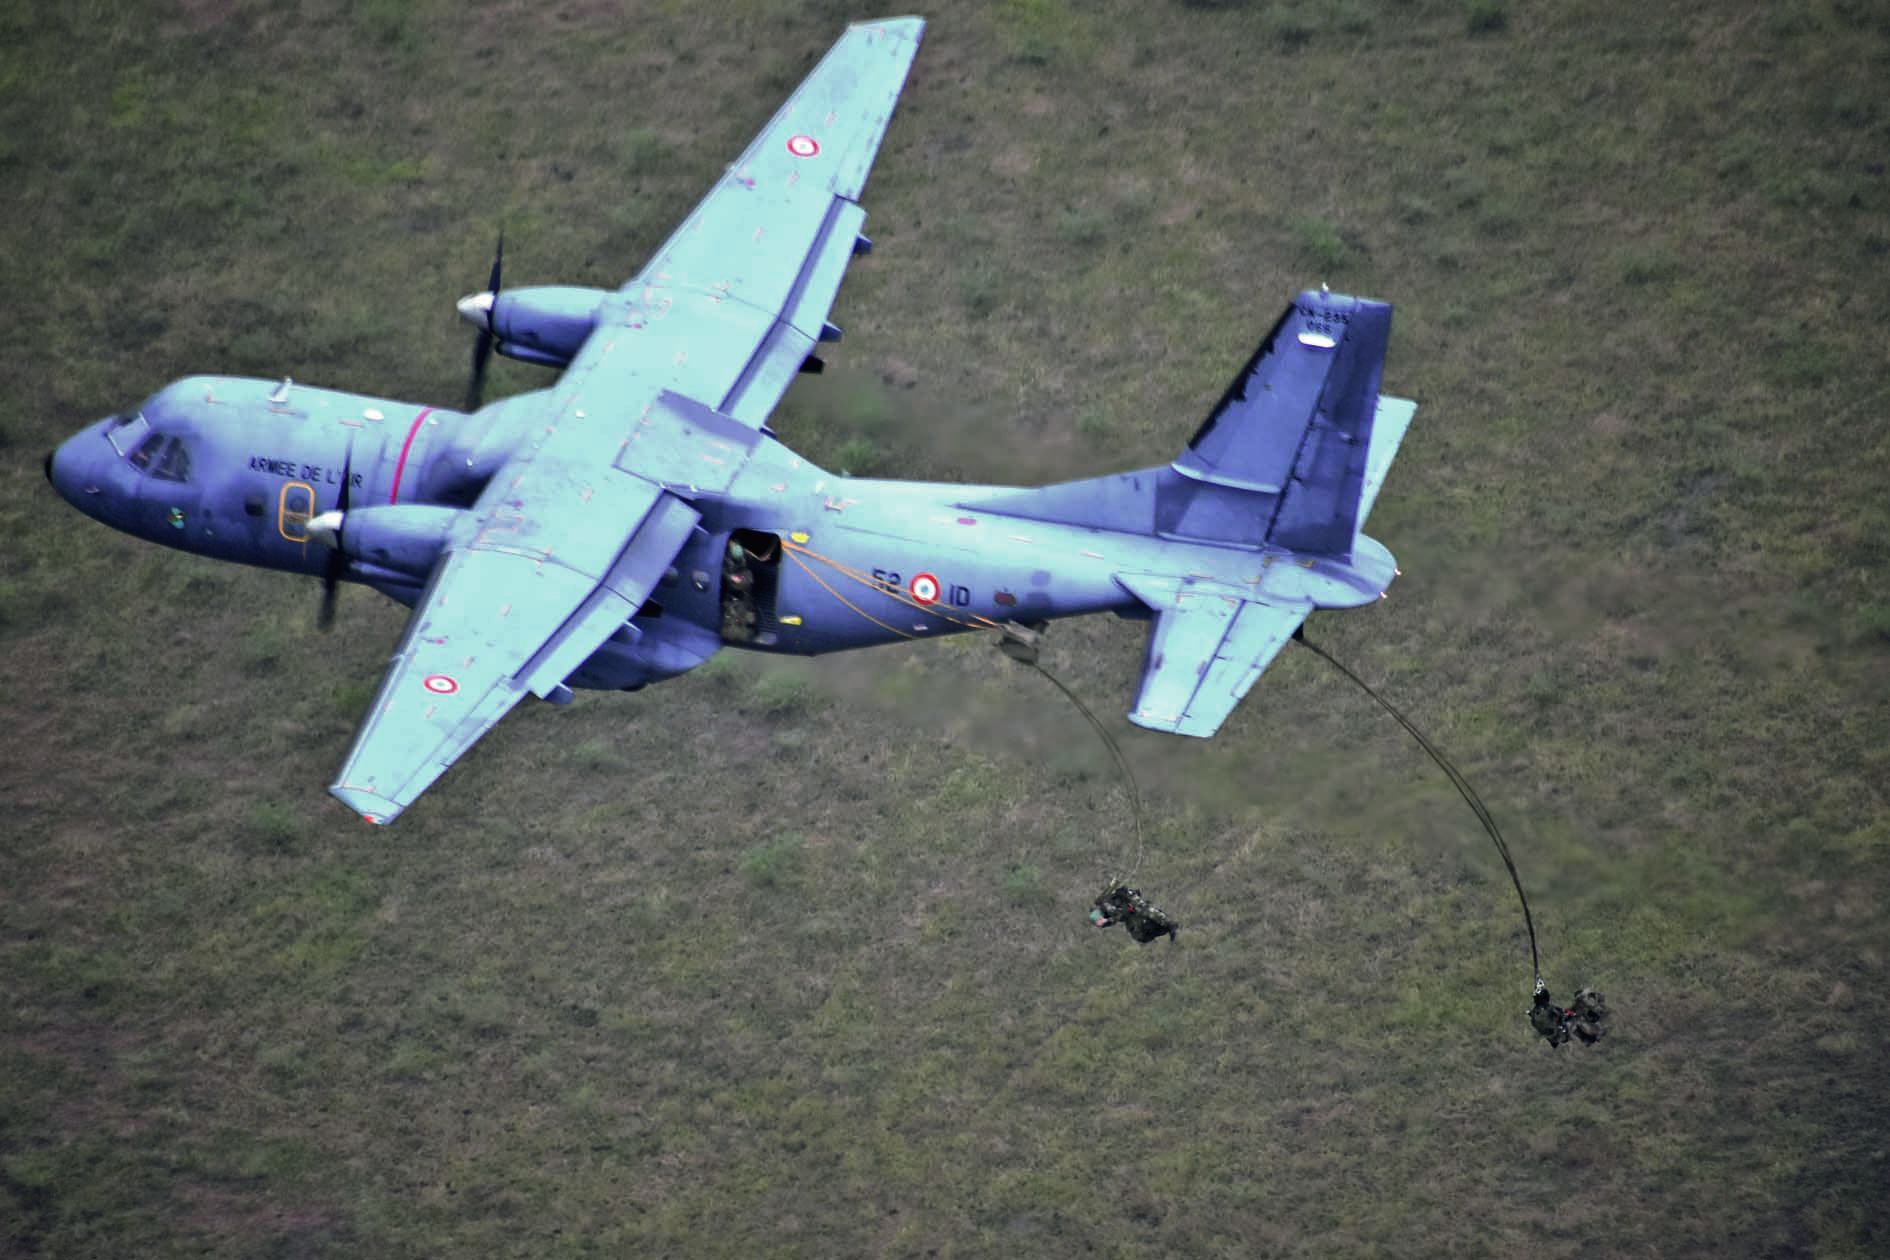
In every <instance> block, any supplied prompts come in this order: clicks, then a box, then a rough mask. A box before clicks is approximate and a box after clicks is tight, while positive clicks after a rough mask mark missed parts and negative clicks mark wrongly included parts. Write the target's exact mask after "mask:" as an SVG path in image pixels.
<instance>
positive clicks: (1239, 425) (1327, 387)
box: [1174, 289, 1408, 556]
mask: <svg viewBox="0 0 1890 1260" xmlns="http://www.w3.org/2000/svg"><path fill="white" fill-rule="evenodd" d="M1390 336H1391V307H1390V306H1389V305H1387V304H1385V303H1383V302H1373V301H1369V300H1367V299H1364V298H1354V297H1347V296H1344V295H1343V294H1338V293H1330V292H1327V291H1325V290H1312V289H1308V290H1306V291H1305V292H1303V293H1301V294H1300V295H1299V297H1298V298H1296V299H1295V300H1294V301H1293V304H1292V305H1291V306H1289V307H1287V309H1286V313H1285V314H1283V315H1281V316H1280V319H1279V322H1278V323H1276V324H1274V326H1273V331H1272V332H1270V333H1268V334H1267V337H1266V340H1265V341H1263V342H1261V343H1260V348H1259V349H1258V350H1256V351H1254V353H1253V357H1252V358H1250V359H1249V360H1248V361H1247V364H1246V366H1245V367H1243V368H1242V369H1241V371H1240V373H1239V375H1237V376H1235V378H1234V381H1233V383H1232V384H1231V385H1229V386H1228V387H1227V392H1226V393H1224V394H1222V395H1221V400H1220V402H1219V403H1217V404H1216V405H1215V407H1214V410H1213V411H1212V412H1210V413H1209V415H1208V418H1207V419H1206V420H1205V421H1203V422H1202V424H1201V427H1200V429H1198V430H1197V431H1196V432H1195V435H1194V437H1193V439H1192V440H1191V441H1190V442H1189V443H1188V448H1187V449H1186V450H1185V451H1183V452H1182V453H1181V455H1180V456H1179V457H1178V458H1177V459H1176V460H1175V462H1174V469H1175V471H1176V472H1178V473H1181V474H1182V475H1183V476H1185V477H1188V478H1191V479H1193V480H1195V481H1199V482H1205V483H1207V484H1209V485H1215V486H1220V487H1223V488H1226V489H1229V490H1243V491H1248V492H1250V493H1252V494H1253V495H1255V496H1256V497H1255V500H1254V506H1255V511H1256V512H1258V513H1262V514H1264V515H1265V517H1266V528H1265V534H1264V537H1265V539H1266V541H1268V542H1270V543H1274V544H1276V545H1278V546H1282V547H1290V548H1292V549H1293V550H1295V551H1304V552H1316V553H1321V554H1326V555H1338V556H1347V555H1350V554H1351V551H1352V541H1353V537H1354V535H1355V534H1356V533H1357V530H1358V522H1359V519H1360V516H1361V507H1362V506H1364V503H1365V502H1368V501H1362V491H1363V490H1364V485H1365V480H1366V473H1367V468H1368V457H1369V455H1370V452H1371V446H1372V425H1373V419H1374V417H1375V415H1376V413H1377V409H1378V385H1379V378H1380V376H1381V374H1382V373H1383V371H1384V362H1385V346H1386V343H1387V342H1388V341H1389V340H1390ZM1407 419H1408V417H1407ZM1379 475H1380V477H1382V476H1383V471H1382V469H1381V470H1379Z"/></svg>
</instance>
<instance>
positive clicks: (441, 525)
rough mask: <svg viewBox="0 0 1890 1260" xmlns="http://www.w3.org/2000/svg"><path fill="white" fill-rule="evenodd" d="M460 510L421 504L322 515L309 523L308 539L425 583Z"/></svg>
mask: <svg viewBox="0 0 1890 1260" xmlns="http://www.w3.org/2000/svg"><path fill="white" fill-rule="evenodd" d="M465 515H467V513H466V510H465V509H464V508H451V507H437V506H434V505H431V504H425V503H395V504H389V505H387V506H386V507H364V508H350V509H349V510H348V511H346V512H323V513H322V514H321V515H319V516H317V517H315V519H313V520H311V521H310V522H309V523H308V535H309V537H310V538H313V539H315V540H316V541H318V542H322V543H326V544H327V545H328V546H330V547H334V548H337V549H338V550H339V551H340V552H341V553H342V554H343V555H345V556H347V557H348V558H349V559H351V560H359V561H361V562H362V563H363V564H368V565H372V566H374V567H375V568H377V569H382V570H386V571H388V572H391V573H403V574H406V575H407V576H409V577H414V578H420V579H424V578H425V577H426V576H427V575H428V574H429V573H431V572H433V566H434V565H435V564H437V563H438V562H439V559H440V552H441V551H443V550H445V548H446V540H447V537H448V536H449V535H450V534H451V533H452V532H453V526H454V525H455V524H456V523H457V522H458V521H459V520H460V518H461V517H464V516H465Z"/></svg>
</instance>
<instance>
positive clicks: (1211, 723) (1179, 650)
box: [1116, 574, 1312, 739]
mask: <svg viewBox="0 0 1890 1260" xmlns="http://www.w3.org/2000/svg"><path fill="white" fill-rule="evenodd" d="M1116 580H1117V581H1118V582H1121V583H1122V585H1123V586H1124V587H1126V588H1127V589H1128V590H1129V592H1130V593H1131V594H1133V595H1134V596H1135V597H1136V598H1137V599H1139V600H1141V601H1142V602H1143V603H1145V604H1147V605H1148V606H1149V607H1150V608H1153V609H1154V610H1155V628H1154V630H1153V631H1151V632H1150V634H1149V639H1148V658H1147V660H1146V662H1145V663H1144V664H1143V667H1142V689H1141V692H1140V694H1138V695H1137V696H1136V698H1135V708H1134V709H1132V710H1131V711H1130V713H1129V720H1130V721H1131V722H1134V723H1135V724H1136V725H1137V726H1145V727H1147V728H1148V729H1150V730H1154V731H1168V732H1171V733H1173V734H1176V735H1194V736H1198V737H1200V738H1203V739H1205V738H1206V737H1207V736H1209V735H1212V734H1214V732H1215V731H1217V730H1219V729H1220V727H1221V723H1222V722H1225V721H1226V720H1227V715H1228V714H1229V713H1232V712H1233V711H1234V706H1235V705H1236V704H1239V703H1240V700H1241V698H1242V697H1243V696H1245V695H1246V694H1247V692H1248V691H1249V690H1250V689H1251V688H1252V687H1253V684H1254V682H1255V680H1257V679H1258V678H1259V677H1260V675H1261V673H1262V671H1264V670H1265V669H1266V667H1267V666H1268V665H1269V664H1271V663H1272V661H1273V658H1274V656H1276V655H1277V654H1278V653H1279V650H1280V649H1281V648H1282V647H1284V646H1285V645H1286V641H1287V640H1288V639H1290V638H1292V637H1293V632H1294V631H1295V630H1297V629H1299V626H1300V623H1301V622H1303V621H1305V620H1306V617H1307V615H1308V614H1309V613H1311V612H1312V605H1311V604H1310V603H1277V604H1276V603H1263V602H1261V601H1258V600H1252V599H1246V598H1243V597H1242V596H1241V595H1240V594H1239V593H1238V592H1236V591H1234V590H1233V589H1232V588H1231V587H1226V586H1223V585H1221V584H1219V583H1214V582H1206V581H1200V580H1197V579H1194V578H1173V577H1147V576H1131V575H1126V574H1122V575H1118V576H1117V578H1116Z"/></svg>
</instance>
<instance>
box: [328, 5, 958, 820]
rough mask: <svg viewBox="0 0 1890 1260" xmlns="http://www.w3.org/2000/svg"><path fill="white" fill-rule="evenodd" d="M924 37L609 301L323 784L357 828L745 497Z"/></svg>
mask: <svg viewBox="0 0 1890 1260" xmlns="http://www.w3.org/2000/svg"><path fill="white" fill-rule="evenodd" d="M923 29H924V23H923V22H921V21H919V20H918V19H916V18H903V19H896V20H890V21H884V22H869V23H861V24H858V25H855V26H853V27H850V28H848V30H847V32H846V34H845V35H843V36H842V37H841V39H840V40H839V42H838V43H836V44H835V45H834V47H833V48H832V50H830V51H829V52H828V54H827V56H826V57H825V58H824V59H823V60H822V61H821V63H820V64H819V65H818V66H817V67H816V68H815V69H814V71H813V73H812V74H810V75H809V76H808V78H807V80H806V81H805V82H804V83H803V84H802V85H801V87H800V88H799V89H798V90H796V92H795V93H794V95H793V96H791V97H790V98H789V99H788V101H787V103H786V104H785V105H783V106H782V107H781V110H780V111H779V112H778V113H777V114H776V115H775V117H774V119H773V120H772V121H771V122H770V123H769V124H768V126H767V127H766V128H765V129H764V130H763V131H762V133H761V134H760V136H758V137H757V138H756V139H755V141H754V143H753V144H751V145H750V146H749V148H748V151H747V152H746V153H744V154H743V155H742V157H741V159H740V160H738V161H737V162H736V163H735V165H733V166H731V167H730V168H729V170H728V171H727V172H726V173H725V174H724V176H723V178H722V179H721V180H720V181H719V182H718V183H717V184H716V186H715V188H714V189H712V190H711V191H710V193H709V194H708V196H707V197H705V198H704V199H703V201H702V202H701V204H700V205H698V206H697V207H696V209H695V211H694V212H693V213H692V214H691V215H690V216H689V218H688V219H687V220H685V221H684V223H683V224H682V226H681V227H679V228H678V229H677V230H676V232H675V234H674V235H672V236H671V237H670V239H669V240H668V241H667V242H666V243H665V244H664V245H663V247H662V248H661V249H660V250H658V251H657V253H656V255H655V256H654V257H652V259H651V261H650V263H649V264H648V266H646V267H645V268H644V270H643V271H642V273H640V274H639V275H638V276H637V278H636V279H634V280H632V281H630V282H629V283H628V284H626V285H625V286H624V287H623V289H622V290H620V291H619V292H618V293H617V294H616V295H615V296H614V297H613V298H612V299H611V300H609V301H607V302H605V303H604V305H603V307H602V308H601V309H600V311H599V313H598V326H597V331H596V332H595V333H593V334H592V336H591V337H590V339H589V340H588V341H587V342H586V343H585V345H584V348H583V349H582V350H581V351H580V352H579V354H578V356H577V358H576V359H575V360H573V362H572V364H571V366H570V368H569V369H567V371H566V372H565V374H564V377H563V379H562V380H560V381H559V383H558V386H557V387H556V388H555V389H553V390H551V391H549V392H548V394H547V396H546V398H545V401H544V402H543V403H541V404H539V407H540V411H541V414H540V416H539V417H538V418H537V419H538V423H537V424H536V427H534V428H531V429H528V430H526V431H524V432H523V434H522V437H521V440H520V443H519V445H518V447H517V448H516V449H515V450H514V452H513V453H512V456H511V458H510V459H509V460H508V461H507V462H506V464H505V465H504V466H503V467H502V468H500V469H499V471H498V472H497V473H496V474H495V475H494V477H493V478H492V481H491V483H490V484H489V485H488V486H487V488H486V491H485V493H484V494H483V495H482V496H481V497H480V500H479V502H478V503H477V504H476V505H475V506H474V509H473V517H472V522H473V523H472V526H471V527H470V528H468V529H467V530H466V536H464V537H456V538H455V539H453V540H452V541H451V545H450V546H449V549H448V552H447V554H446V557H445V558H444V559H443V560H442V561H441V563H440V567H439V568H438V569H437V570H436V571H435V575H434V578H433V580H432V582H431V583H430V584H429V586H428V589H427V591H426V593H425V594H424V596H423V597H422V599H421V602H420V604H419V606H418V607H417V608H416V609H415V611H414V614H413V617H412V619H411V620H410V622H409V623H408V628H407V633H406V635H405V637H404V638H403V639H402V640H401V644H400V647H399V649H398V650H397V651H396V653H395V656H394V659H393V663H392V665H391V666H390V667H389V669H388V672H387V675H386V677H385V678H384V679H383V681H382V683H381V688H380V691H379V692H378V693H377V694H376V696H375V699H374V703H373V705H372V707H371V708H370V709H369V712H368V716H367V718H366V719H365V720H364V721H363V724H362V726H361V729H360V731H359V732H358V734H357V735H356V738H355V743H354V747H353V748H352V749H351V750H350V752H349V754H348V757H347V760H346V761H345V762H344V763H343V765H342V769H341V772H340V774H339V776H338V777H337V780H336V782H335V783H334V785H333V786H332V787H331V789H330V790H331V791H332V792H333V793H334V794H335V796H337V797H338V798H339V799H341V800H342V801H343V802H345V803H346V804H348V805H349V806H350V807H351V808H353V809H355V810H356V812H358V813H360V814H362V815H364V816H367V817H370V818H372V819H373V820H374V821H377V822H387V821H391V820H392V819H393V818H394V817H395V816H396V815H397V814H399V813H400V811H401V810H402V809H404V808H406V806H407V805H409V804H411V803H412V802H413V800H414V799H415V798H417V797H418V796H419V795H420V793H421V792H422V791H424V790H425V789H426V788H427V786H428V785H430V784H431V783H432V782H433V781H434V780H435V779H437V778H438V777H439V776H440V774H441V773H443V772H444V771H445V769H446V768H447V767H448V766H450V765H451V764H452V763H453V761H454V760H455V759H456V758H457V757H458V756H459V755H460V754H461V753H463V752H464V751H465V750H466V749H467V748H469V747H471V746H472V744H473V742H474V741H475V740H477V739H478V738H479V736H480V735H482V734H483V733H484V732H485V731H486V730H488V729H489V728H490V727H491V726H492V725H493V723H495V722H497V721H498V720H499V719H500V718H501V717H503V716H504V715H505V713H506V712H507V711H508V710H510V709H511V707H512V706H513V705H514V704H516V703H517V702H518V701H519V699H520V698H521V697H523V696H524V695H525V694H526V692H528V691H535V692H537V693H538V694H540V695H544V694H547V693H548V692H550V691H551V690H552V689H553V688H555V687H557V686H558V685H559V684H560V683H561V682H562V680H563V679H564V678H565V677H566V676H567V675H568V674H569V673H570V672H571V671H572V670H574V669H576V668H577V667H578V666H579V665H580V664H582V663H583V661H584V660H585V658H586V657H588V656H589V655H590V654H591V653H592V652H594V651H595V650H596V649H597V648H598V646H599V645H601V644H602V643H603V641H604V640H605V639H607V638H609V637H610V636H611V635H612V634H614V633H616V631H617V630H618V628H619V627H621V626H623V625H624V624H625V622H626V621H627V620H628V619H629V617H630V616H631V615H632V614H634V613H635V611H636V609H637V608H638V607H639V605H640V604H641V603H642V602H643V600H644V599H645V598H646V597H647V596H648V594H649V589H650V587H651V586H652V585H654V583H655V581H656V580H657V579H658V578H659V577H660V576H661V574H662V573H663V571H664V569H665V568H666V567H667V565H668V564H669V562H670V561H671V559H673V558H674V556H675V553H676V551H677V550H678V548H680V546H681V545H682V543H683V542H684V541H685V540H686V539H687V537H688V535H689V531H690V529H691V528H692V527H693V526H694V525H695V523H696V521H697V519H698V517H697V513H696V512H695V510H694V509H692V508H690V507H689V506H688V505H687V504H685V503H682V502H680V501H679V500H677V499H676V498H673V497H671V496H669V495H668V494H666V493H665V491H664V489H663V487H664V486H669V487H673V488H674V489H675V490H676V491H677V493H680V494H686V495H692V496H693V495H694V494H695V493H698V492H700V493H713V492H715V491H717V490H719V489H725V488H726V487H727V486H728V485H729V484H731V483H732V482H733V480H734V478H735V476H736V475H737V474H738V473H739V472H740V470H741V467H742V465H743V464H744V463H745V462H746V461H747V459H748V457H749V455H750V453H751V452H752V450H753V445H754V443H753V440H752V436H751V435H752V433H753V431H754V430H756V429H759V428H760V427H761V426H762V425H763V424H764V423H765V422H766V420H767V417H768V413H769V412H770V411H771V410H772V409H773V407H774V405H775V403H776V402H778V401H779V399H780V396H781V394H782V392H783V391H785V390H786V388H787V385H788V383H789V382H790V381H791V380H792V379H793V377H794V374H795V373H796V372H797V371H798V370H799V368H800V365H801V363H802V361H803V360H804V358H805V357H806V355H807V353H808V352H809V351H810V350H811V349H812V347H813V345H814V343H815V341H816V340H817V339H818V337H819V335H820V331H821V327H822V325H823V324H824V323H825V321H826V317H827V313H828V312H829V311H830V310H831V308H832V305H833V299H834V295H835V293H836V292H837V291H838V289H839V286H840V281H841V278H842V277H843V275H844V273H845V270H846V264H847V260H848V259H849V258H850V257H851V256H852V252H853V247H854V241H855V239H856V238H857V237H858V235H859V229H860V226H861V224H862V222H863V221H864V218H865V215H864V212H863V211H861V210H860V208H859V206H858V205H857V204H855V201H856V200H857V198H858V196H859V194H860V190H861V188H862V187H863V186H864V184H865V180H866V174H867V171H868V170H869V169H870V167H871V165H872V161H873V157H874V155H875V154H876V153H877V152H878V150H879V145H880V140H881V138H882V137H883V136H884V135H885V131H886V125H887V122H888V121H889V119H890V118H891V116H892V110H893V105H894V103H895V102H896V101H897V99H898V96H899V91H900V89H901V87H902V86H903V85H904V83H905V79H906V73H907V71H908V70H909V69H910V67H911V64H912V58H913V56H914V55H915V54H916V52H917V51H918V41H919V37H920V34H921V32H922V31H923ZM790 142H792V144H790ZM809 142H811V144H810V143H809Z"/></svg>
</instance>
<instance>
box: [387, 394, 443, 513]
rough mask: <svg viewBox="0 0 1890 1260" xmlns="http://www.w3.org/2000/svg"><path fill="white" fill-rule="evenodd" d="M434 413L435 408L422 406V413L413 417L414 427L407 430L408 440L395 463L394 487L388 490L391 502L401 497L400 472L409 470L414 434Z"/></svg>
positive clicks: (401, 446)
mask: <svg viewBox="0 0 1890 1260" xmlns="http://www.w3.org/2000/svg"><path fill="white" fill-rule="evenodd" d="M432 414H433V408H431V407H422V408H420V414H419V415H417V416H415V417H414V418H413V427H412V428H410V429H408V430H407V440H406V441H405V442H402V443H401V445H400V459H399V461H398V462H397V463H395V465H394V488H393V489H392V490H389V491H388V492H387V501H388V502H389V503H392V502H393V501H394V500H396V499H398V498H399V497H400V474H402V473H404V472H406V471H407V452H408V451H411V450H412V449H413V435H414V434H416V433H418V432H420V422H421V421H423V420H425V419H426V418H427V417H428V416H430V415H432Z"/></svg>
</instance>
